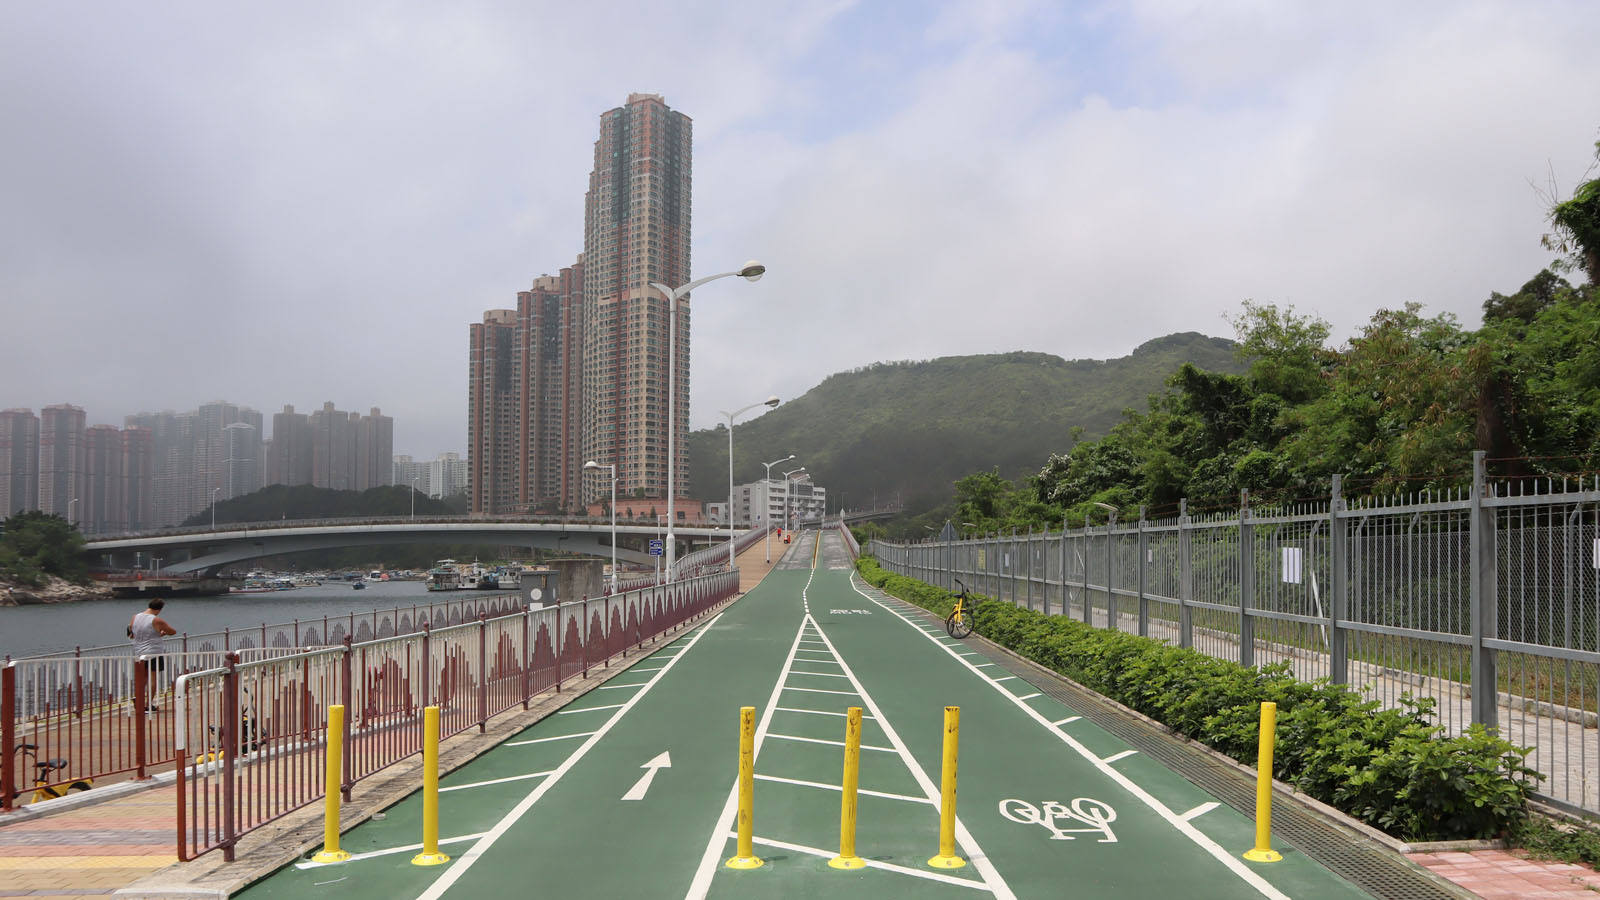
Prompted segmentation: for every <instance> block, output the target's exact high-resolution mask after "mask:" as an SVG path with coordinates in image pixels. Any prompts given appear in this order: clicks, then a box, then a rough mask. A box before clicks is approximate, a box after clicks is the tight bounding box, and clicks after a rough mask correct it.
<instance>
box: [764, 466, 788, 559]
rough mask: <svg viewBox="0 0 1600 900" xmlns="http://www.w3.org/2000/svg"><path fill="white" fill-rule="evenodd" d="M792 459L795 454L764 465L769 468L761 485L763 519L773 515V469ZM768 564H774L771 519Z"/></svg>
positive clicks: (768, 527) (768, 533)
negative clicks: (764, 507) (763, 508)
mask: <svg viewBox="0 0 1600 900" xmlns="http://www.w3.org/2000/svg"><path fill="white" fill-rule="evenodd" d="M791 459H794V454H793V453H791V454H789V455H788V456H785V457H784V458H783V459H775V460H773V461H772V462H769V463H762V465H763V466H766V467H767V477H766V480H765V481H762V482H761V485H762V489H761V502H762V503H763V504H764V505H765V506H766V509H765V511H763V512H762V514H761V515H762V518H767V516H769V515H771V513H772V497H771V496H770V492H771V490H772V467H773V466H775V465H777V464H778V463H781V462H788V461H789V460H791ZM767 562H769V563H770V562H772V520H771V519H767Z"/></svg>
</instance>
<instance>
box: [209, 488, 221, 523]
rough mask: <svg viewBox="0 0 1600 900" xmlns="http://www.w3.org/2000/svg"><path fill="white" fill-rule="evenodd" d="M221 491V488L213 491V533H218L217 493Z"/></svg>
mask: <svg viewBox="0 0 1600 900" xmlns="http://www.w3.org/2000/svg"><path fill="white" fill-rule="evenodd" d="M220 490H222V488H219V487H214V488H212V489H211V530H212V531H216V530H217V491H220Z"/></svg>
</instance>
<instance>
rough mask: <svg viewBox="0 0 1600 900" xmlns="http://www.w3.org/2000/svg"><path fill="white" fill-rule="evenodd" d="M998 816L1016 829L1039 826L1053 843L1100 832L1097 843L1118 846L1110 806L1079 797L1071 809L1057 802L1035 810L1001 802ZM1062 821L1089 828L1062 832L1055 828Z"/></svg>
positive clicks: (1114, 813)
mask: <svg viewBox="0 0 1600 900" xmlns="http://www.w3.org/2000/svg"><path fill="white" fill-rule="evenodd" d="M1000 815H1002V816H1005V817H1006V818H1008V819H1010V820H1011V821H1013V822H1016V823H1018V824H1019V825H1039V826H1041V827H1043V828H1044V829H1046V830H1047V831H1049V832H1050V840H1052V841H1070V840H1075V838H1074V837H1073V835H1075V834H1087V833H1091V832H1099V833H1100V835H1102V836H1101V838H1100V840H1099V841H1098V842H1097V843H1101V844H1115V843H1116V842H1117V836H1116V835H1115V834H1113V833H1112V831H1111V823H1112V822H1115V821H1116V820H1117V811H1116V810H1114V809H1112V808H1111V806H1110V805H1109V804H1107V803H1102V802H1100V801H1099V800H1095V799H1093V798H1090V797H1079V798H1078V799H1076V800H1074V801H1072V803H1071V805H1070V806H1068V805H1067V804H1063V803H1061V802H1059V801H1056V800H1046V801H1044V802H1043V803H1040V804H1039V805H1038V806H1034V805H1033V804H1032V803H1029V802H1028V801H1026V800H1016V799H1008V800H1001V801H1000ZM1061 819H1065V820H1068V821H1074V822H1082V823H1083V824H1085V825H1088V826H1089V827H1088V828H1062V827H1060V826H1059V825H1057V824H1056V822H1057V821H1058V820H1061Z"/></svg>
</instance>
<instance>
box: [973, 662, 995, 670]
mask: <svg viewBox="0 0 1600 900" xmlns="http://www.w3.org/2000/svg"><path fill="white" fill-rule="evenodd" d="M973 668H974V669H993V668H995V664H994V663H978V664H977V665H975V666H973Z"/></svg>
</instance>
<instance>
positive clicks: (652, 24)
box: [0, 0, 1600, 456]
mask: <svg viewBox="0 0 1600 900" xmlns="http://www.w3.org/2000/svg"><path fill="white" fill-rule="evenodd" d="M0 12H3V19H0V21H3V25H0V122H3V123H4V135H5V137H4V139H3V140H0V313H3V323H0V334H3V342H0V343H3V346H0V407H4V406H24V407H33V408H35V409H37V408H39V407H41V406H44V405H48V404H53V403H63V402H66V403H74V404H77V405H80V406H83V407H85V408H86V409H87V410H88V413H89V421H90V423H91V424H96V423H110V424H118V425H120V424H121V423H122V417H123V416H124V415H125V414H128V413H132V412H137V411H139V410H142V409H177V410H186V409H192V408H194V407H196V406H197V405H199V404H200V403H203V402H206V401H209V400H214V399H227V400H230V401H232V402H235V403H240V404H246V405H250V406H254V407H256V408H257V409H260V410H262V411H264V412H266V413H268V414H269V415H270V414H271V413H272V412H274V411H276V410H278V409H280V408H281V407H282V405H283V404H284V403H293V404H295V405H296V407H297V408H299V409H301V410H302V411H304V410H308V409H311V408H315V407H319V406H320V405H321V404H322V403H323V401H325V400H332V401H333V402H334V403H335V404H336V405H337V406H338V407H339V408H341V409H348V410H356V411H361V412H365V411H366V410H367V409H368V408H370V407H373V406H378V407H381V408H382V409H383V411H384V412H385V413H387V414H389V415H392V416H393V417H394V418H395V452H396V453H409V454H412V455H416V456H432V455H433V454H435V453H437V452H440V451H444V450H463V449H464V445H465V440H466V435H465V431H466V425H465V420H466V370H467V326H468V325H469V324H470V323H472V322H475V321H479V320H480V319H481V316H482V314H483V311H484V310H486V309H491V308H502V307H510V306H514V305H515V297H516V292H517V291H518V290H521V289H524V288H526V287H527V286H528V284H529V283H530V281H531V280H532V279H533V278H534V277H536V276H538V275H540V274H542V273H547V272H548V273H554V272H555V271H556V270H558V269H559V268H560V267H561V266H563V265H568V264H570V263H571V262H572V260H573V259H574V258H575V257H576V255H577V254H578V253H579V252H580V251H581V250H582V227H583V194H584V190H585V188H586V186H587V177H588V173H589V170H590V167H591V162H592V153H593V144H594V140H595V138H596V136H597V133H598V129H599V116H600V114H601V113H602V112H604V111H605V110H607V109H611V108H613V107H616V106H620V105H621V104H622V103H623V102H625V100H626V99H627V95H628V93H629V92H632V91H644V92H652V93H660V94H663V95H664V96H665V98H666V100H667V103H668V104H669V105H670V106H672V107H673V108H674V109H677V110H679V111H681V112H683V113H685V114H687V115H688V116H690V117H691V118H692V119H693V120H694V131H695V134H694V137H695V147H694V153H695V160H694V195H695V196H694V226H695V228H694V273H695V275H696V276H700V275H706V274H711V273H714V272H718V271H725V270H727V269H732V268H737V267H738V266H740V265H741V264H742V263H743V262H744V261H745V260H747V259H751V258H755V259H759V260H761V261H762V262H764V263H766V265H767V266H768V269H769V274H768V275H767V277H766V278H765V279H764V280H762V281H761V282H760V283H758V284H754V285H752V284H747V283H745V282H742V281H738V280H727V281H721V282H718V283H716V284H715V285H710V286H707V287H706V288H704V289H702V290H700V291H698V292H696V295H695V300H694V304H695V313H694V334H693V348H694V349H693V396H692V411H693V424H694V426H695V427H697V428H699V427H707V426H710V425H712V424H714V423H715V422H717V421H720V416H719V415H718V412H717V411H718V410H725V409H733V408H735V407H738V406H744V405H746V404H749V403H754V402H757V401H760V400H762V399H764V398H765V397H766V396H767V395H768V394H770V393H777V394H779V395H780V396H782V397H784V398H791V397H795V396H798V395H799V394H801V393H803V392H804V391H806V390H808V389H809V388H811V387H813V386H814V385H816V384H817V383H818V382H819V381H821V380H822V379H823V378H825V377H827V376H828V375H829V374H831V373H833V372H837V371H841V370H844V369H849V368H853V367H856V366H860V365H865V364H868V363H872V362H875V361H879V360H886V359H926V358H931V357H936V356H944V355H951V354H967V353H986V352H999V351H1008V350H1039V351H1044V352H1048V353H1054V354H1058V355H1060V356H1063V357H1066V358H1069V359H1070V358H1084V357H1088V358H1106V357H1115V356H1121V355H1124V354H1126V353H1127V352H1129V351H1130V350H1132V349H1133V348H1134V347H1136V346H1137V345H1138V344H1140V343H1142V342H1143V341H1145V340H1147V339H1149V338H1152V337H1156V336H1159V335H1162V334H1167V333H1170V332H1174V331H1201V332H1205V333H1208V334H1214V335H1223V336H1228V335H1231V333H1232V332H1231V329H1230V327H1229V326H1228V324H1227V322H1226V321H1225V319H1224V316H1225V315H1228V314H1231V313H1235V312H1237V311H1238V309H1239V304H1240V303H1241V301H1243V300H1245V299H1255V300H1257V301H1261V302H1274V303H1278V304H1293V305H1294V306H1295V307H1296V308H1297V309H1298V310H1299V311H1301V312H1310V313H1315V314H1318V315H1320V316H1322V317H1323V318H1326V319H1327V320H1329V321H1330V322H1331V323H1333V325H1334V327H1335V329H1336V332H1337V334H1338V335H1340V336H1341V337H1344V336H1348V335H1349V334H1350V332H1351V330H1352V329H1354V328H1355V327H1357V326H1359V325H1360V324H1361V323H1363V322H1365V321H1366V320H1367V319H1368V318H1369V317H1370V316H1371V315H1372V313H1373V312H1374V311H1375V310H1377V309H1378V308H1380V307H1385V306H1396V305H1399V304H1402V303H1405V302H1406V301H1410V300H1415V301H1419V302H1421V303H1423V304H1425V305H1426V307H1427V309H1428V310H1429V311H1432V312H1438V311H1450V312H1454V313H1456V314H1457V315H1458V316H1459V317H1460V318H1461V320H1462V321H1463V322H1464V323H1465V324H1467V325H1469V326H1476V324H1477V323H1478V321H1479V308H1480V306H1481V304H1482V302H1483V300H1484V299H1485V297H1487V296H1488V294H1489V292H1490V291H1492V290H1499V291H1502V292H1510V291H1513V290H1515V289H1516V288H1517V287H1518V286H1520V285H1521V284H1522V283H1523V282H1524V281H1526V280H1527V279H1528V278H1529V277H1531V276H1532V275H1533V274H1534V273H1536V272H1537V271H1538V270H1539V269H1540V268H1541V267H1543V266H1544V265H1546V264H1547V263H1548V262H1549V261H1550V259H1551V254H1550V253H1548V252H1547V251H1545V250H1543V249H1542V248H1541V247H1540V246H1539V236H1540V235H1541V234H1542V233H1543V232H1544V230H1545V225H1544V214H1545V208H1546V202H1545V199H1544V198H1542V197H1541V191H1547V190H1549V189H1550V187H1551V186H1552V184H1553V186H1554V188H1555V189H1556V191H1557V192H1558V193H1560V194H1561V196H1563V197H1565V196H1566V195H1567V194H1568V193H1570V191H1571V190H1572V187H1573V186H1574V185H1575V184H1577V183H1578V182H1580V181H1581V180H1582V179H1583V178H1585V177H1586V176H1587V177H1594V173H1593V172H1591V171H1590V163H1591V162H1592V160H1593V158H1594V150H1593V144H1594V141H1595V139H1596V137H1597V136H1600V132H1597V129H1600V54H1596V53H1595V52H1594V48H1593V36H1594V35H1595V34H1596V33H1600V3H1593V2H1588V0H1573V2H1482V3H1473V2H1438V3H1431V2H1401V3H1397V2H1392V0H1385V2H1370V3H1369V2H1339V3H1324V2H1304V3H1289V2H1280V0H1174V2H1105V3H1101V2H1081V3H1068V2H1030V0H973V2H922V0H905V2H856V3H853V2H840V0H835V2H819V0H798V2H764V0H742V2H725V3H722V2H696V0H674V2H671V3H662V2H603V0H601V2H589V3H573V2H567V0H562V2H548V3H547V2H528V0H523V2H506V3H474V2H461V0H452V2H449V3H436V2H416V3H403V2H396V3H383V4H378V3H355V2H341V3H327V2H316V3H302V2H294V0H287V2H286V0H275V2H272V3H258V4H247V3H216V2H213V0H204V2H182V0H168V2H160V3H120V2H111V0H104V2H96V3H82V2H65V0H50V2H38V0H0ZM1552 179H1553V181H1552Z"/></svg>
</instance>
